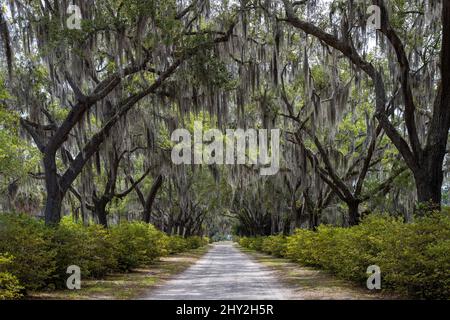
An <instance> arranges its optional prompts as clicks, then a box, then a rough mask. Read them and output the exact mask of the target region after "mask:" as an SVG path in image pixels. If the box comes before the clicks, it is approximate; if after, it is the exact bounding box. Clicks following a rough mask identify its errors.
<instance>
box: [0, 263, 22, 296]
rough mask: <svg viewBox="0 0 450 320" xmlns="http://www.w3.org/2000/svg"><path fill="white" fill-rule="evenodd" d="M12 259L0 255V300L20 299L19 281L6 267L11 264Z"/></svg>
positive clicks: (20, 287)
mask: <svg viewBox="0 0 450 320" xmlns="http://www.w3.org/2000/svg"><path fill="white" fill-rule="evenodd" d="M13 260H14V257H12V256H10V255H6V254H3V255H2V254H0V300H9V299H18V298H20V297H22V290H23V287H22V286H21V285H20V283H19V280H18V279H17V278H16V277H15V276H13V275H12V274H11V273H10V272H8V271H6V267H7V266H8V265H10V264H11V262H12V261H13Z"/></svg>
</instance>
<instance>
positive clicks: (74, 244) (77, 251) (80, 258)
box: [52, 216, 117, 284]
mask: <svg viewBox="0 0 450 320" xmlns="http://www.w3.org/2000/svg"><path fill="white" fill-rule="evenodd" d="M52 240H53V241H52V243H53V245H54V247H55V250H56V252H57V254H56V266H57V274H58V280H59V283H60V284H61V283H64V281H61V280H64V279H65V278H66V277H67V274H66V270H67V267H68V266H70V265H77V266H79V267H80V269H81V275H82V277H83V278H101V277H103V276H105V275H106V274H107V273H108V272H110V271H113V270H115V269H116V268H117V260H116V257H115V248H114V244H113V242H112V241H111V236H110V234H109V233H108V231H107V230H106V229H104V228H103V227H102V226H99V225H92V226H89V227H85V226H83V225H82V224H81V223H76V222H74V221H73V220H72V219H71V217H68V216H67V217H64V218H63V219H62V220H61V222H60V224H59V226H58V227H57V228H56V229H55V230H54V233H53V237H52Z"/></svg>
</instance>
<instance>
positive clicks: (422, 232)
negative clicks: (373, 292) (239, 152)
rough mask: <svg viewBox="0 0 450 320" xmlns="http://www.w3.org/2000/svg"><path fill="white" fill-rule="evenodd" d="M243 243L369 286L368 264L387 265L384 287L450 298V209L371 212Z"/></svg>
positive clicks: (383, 271) (383, 269)
mask: <svg viewBox="0 0 450 320" xmlns="http://www.w3.org/2000/svg"><path fill="white" fill-rule="evenodd" d="M236 241H238V242H239V244H240V245H241V246H242V247H245V248H249V249H253V250H256V251H261V252H265V253H268V254H271V255H274V256H277V257H285V258H288V259H290V260H292V261H295V262H297V263H299V264H301V265H304V266H311V267H315V268H320V269H324V270H327V271H330V272H332V273H333V274H335V275H336V276H338V277H340V278H343V279H348V280H352V281H355V282H356V283H359V284H361V286H365V285H366V280H367V278H368V274H367V273H366V271H367V267H368V266H370V265H377V266H379V267H380V269H381V278H382V281H381V283H382V289H383V290H387V291H391V292H396V293H399V294H404V295H407V296H410V297H413V298H426V299H448V298H450V258H449V256H448V251H449V250H450V212H449V211H447V212H443V213H434V214H431V215H429V216H427V217H421V218H417V219H416V220H415V221H414V222H412V223H404V222H403V221H401V220H400V219H397V218H393V217H389V216H387V215H370V216H368V217H366V218H365V219H364V220H363V221H362V222H361V224H360V225H358V226H354V227H351V228H342V227H334V226H326V225H321V226H319V227H318V228H317V231H312V230H306V229H297V230H296V231H295V232H294V234H293V235H290V236H284V235H271V236H266V237H242V238H237V239H236Z"/></svg>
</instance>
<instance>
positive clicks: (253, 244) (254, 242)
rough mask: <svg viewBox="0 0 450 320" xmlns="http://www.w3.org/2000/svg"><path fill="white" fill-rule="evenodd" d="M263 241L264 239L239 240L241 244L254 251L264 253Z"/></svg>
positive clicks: (245, 238) (249, 238)
mask: <svg viewBox="0 0 450 320" xmlns="http://www.w3.org/2000/svg"><path fill="white" fill-rule="evenodd" d="M263 240H264V237H254V238H251V237H242V238H240V239H239V244H240V245H241V246H243V247H246V248H249V249H252V250H257V251H262V245H263Z"/></svg>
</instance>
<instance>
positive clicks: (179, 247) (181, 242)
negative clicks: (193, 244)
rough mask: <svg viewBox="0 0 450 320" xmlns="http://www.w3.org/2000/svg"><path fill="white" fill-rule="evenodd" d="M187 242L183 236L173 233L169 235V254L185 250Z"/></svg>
mask: <svg viewBox="0 0 450 320" xmlns="http://www.w3.org/2000/svg"><path fill="white" fill-rule="evenodd" d="M187 248H188V244H187V241H186V239H185V238H183V237H182V236H178V235H174V236H170V237H169V239H168V243H167V250H168V251H169V253H170V254H175V253H180V252H183V251H186V250H187Z"/></svg>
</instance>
